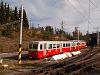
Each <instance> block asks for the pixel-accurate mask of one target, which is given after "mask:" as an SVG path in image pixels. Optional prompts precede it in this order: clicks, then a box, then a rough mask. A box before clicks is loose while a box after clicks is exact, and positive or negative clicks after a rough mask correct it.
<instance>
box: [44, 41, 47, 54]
mask: <svg viewBox="0 0 100 75" xmlns="http://www.w3.org/2000/svg"><path fill="white" fill-rule="evenodd" d="M46 51H47V43H44V55H46Z"/></svg>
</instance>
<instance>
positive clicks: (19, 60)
mask: <svg viewBox="0 0 100 75" xmlns="http://www.w3.org/2000/svg"><path fill="white" fill-rule="evenodd" d="M22 24H23V4H22V5H21V26H20V40H19V55H18V64H21V51H22Z"/></svg>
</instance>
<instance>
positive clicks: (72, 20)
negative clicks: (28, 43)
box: [3, 0, 100, 34]
mask: <svg viewBox="0 0 100 75" xmlns="http://www.w3.org/2000/svg"><path fill="white" fill-rule="evenodd" d="M3 1H4V2H6V3H8V4H9V5H10V7H12V8H13V7H15V6H17V7H18V8H20V6H21V4H23V5H24V9H25V10H26V13H27V16H28V19H29V20H30V22H31V25H34V26H35V27H38V24H39V26H41V27H42V26H46V25H50V26H53V27H57V28H61V21H64V30H65V31H66V32H70V33H72V32H73V31H74V30H75V27H79V28H78V29H79V30H80V31H81V32H82V33H83V34H86V32H87V31H88V30H89V32H90V33H92V32H93V33H94V32H96V31H97V28H98V29H99V27H100V0H3ZM89 3H90V14H89ZM89 17H90V18H89ZM88 21H89V24H88ZM88 25H89V27H88ZM99 30H100V29H99Z"/></svg>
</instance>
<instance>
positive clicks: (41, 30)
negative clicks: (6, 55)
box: [0, 1, 84, 52]
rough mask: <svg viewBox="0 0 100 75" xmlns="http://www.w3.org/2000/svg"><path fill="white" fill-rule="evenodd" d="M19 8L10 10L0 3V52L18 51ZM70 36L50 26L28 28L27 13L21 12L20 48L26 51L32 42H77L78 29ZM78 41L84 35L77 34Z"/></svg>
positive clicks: (6, 5) (7, 5)
mask: <svg viewBox="0 0 100 75" xmlns="http://www.w3.org/2000/svg"><path fill="white" fill-rule="evenodd" d="M20 18H21V8H20V9H18V8H17V7H15V8H14V9H12V8H11V7H10V5H9V4H6V3H4V2H3V1H2V2H1V3H0V52H12V51H18V45H19V31H20ZM72 34H73V35H71V34H70V33H68V32H65V31H63V30H62V29H58V28H53V27H52V26H50V25H46V26H45V27H41V26H40V27H38V28H36V27H30V29H29V20H28V17H27V13H26V11H25V9H24V11H23V39H22V48H23V50H28V42H29V41H34V40H39V41H40V40H49V41H50V40H65V41H66V40H77V38H78V37H77V36H78V29H77V27H75V31H73V32H72ZM79 36H80V39H82V40H83V39H84V35H82V33H81V32H79Z"/></svg>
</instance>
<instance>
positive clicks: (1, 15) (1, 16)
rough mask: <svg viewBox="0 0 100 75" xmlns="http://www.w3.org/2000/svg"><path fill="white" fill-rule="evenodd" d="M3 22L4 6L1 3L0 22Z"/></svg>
mask: <svg viewBox="0 0 100 75" xmlns="http://www.w3.org/2000/svg"><path fill="white" fill-rule="evenodd" d="M4 20H5V8H4V4H3V1H2V2H1V10H0V22H1V23H4Z"/></svg>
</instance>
